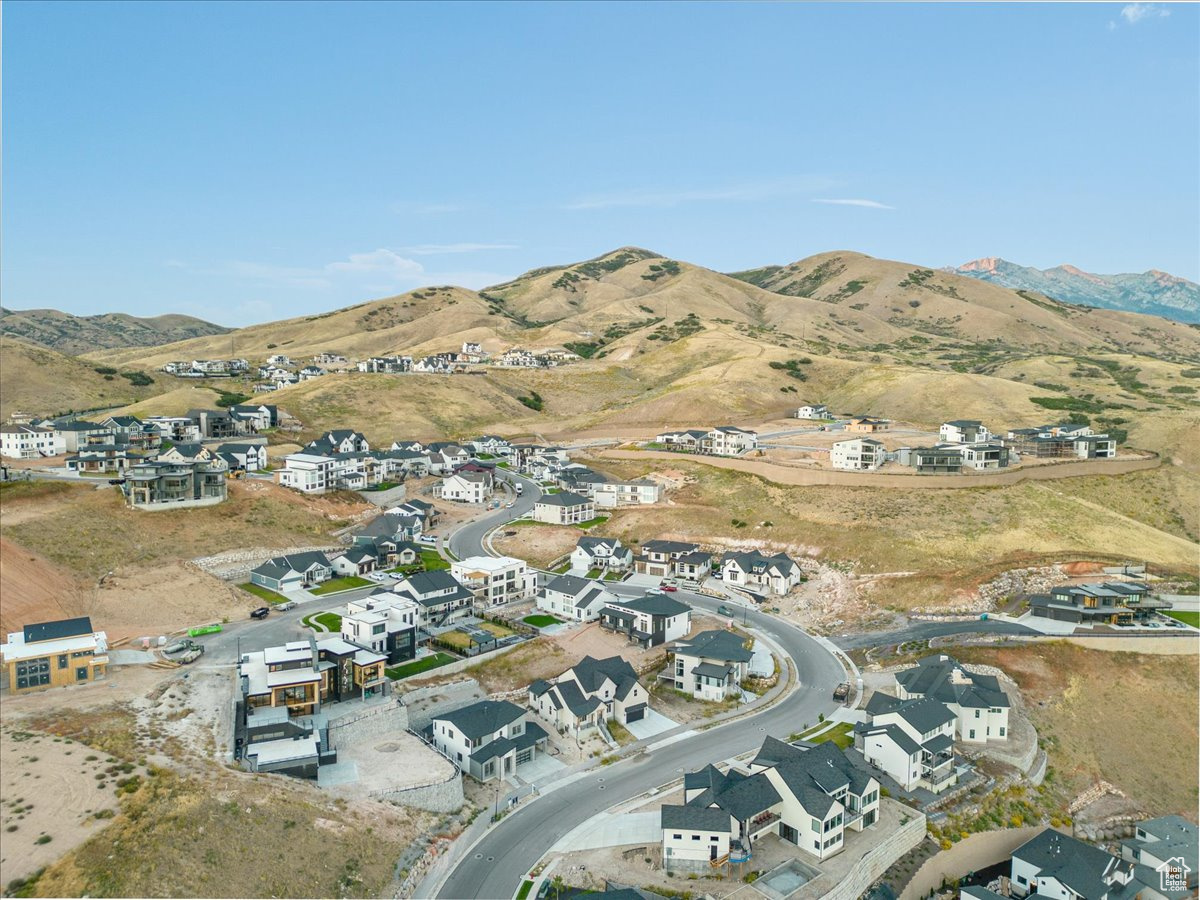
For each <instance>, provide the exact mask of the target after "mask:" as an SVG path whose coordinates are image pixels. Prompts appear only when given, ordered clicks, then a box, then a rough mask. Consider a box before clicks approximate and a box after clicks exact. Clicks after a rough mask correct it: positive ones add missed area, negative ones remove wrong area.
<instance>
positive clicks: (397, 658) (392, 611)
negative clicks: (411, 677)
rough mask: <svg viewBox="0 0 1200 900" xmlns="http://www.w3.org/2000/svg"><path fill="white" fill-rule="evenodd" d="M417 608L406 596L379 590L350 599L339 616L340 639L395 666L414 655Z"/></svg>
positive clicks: (415, 648) (415, 650) (415, 652)
mask: <svg viewBox="0 0 1200 900" xmlns="http://www.w3.org/2000/svg"><path fill="white" fill-rule="evenodd" d="M418 618H419V609H418V607H417V604H416V603H415V602H414V601H413V600H411V599H409V598H408V597H400V596H397V595H396V594H394V593H392V592H391V591H386V590H382V589H381V590H379V591H377V592H375V593H373V594H371V595H370V596H369V597H364V598H362V599H360V600H351V601H350V602H349V603H347V604H346V611H345V612H343V613H342V637H343V638H345V639H346V640H347V641H350V642H351V643H353V644H358V645H359V646H362V647H367V648H369V649H371V650H373V651H375V652H376V653H381V654H383V656H384V657H386V659H387V662H388V665H393V666H394V665H396V664H398V663H402V662H405V661H407V660H410V659H413V658H414V657H415V656H416V655H417V641H416V634H417V620H418Z"/></svg>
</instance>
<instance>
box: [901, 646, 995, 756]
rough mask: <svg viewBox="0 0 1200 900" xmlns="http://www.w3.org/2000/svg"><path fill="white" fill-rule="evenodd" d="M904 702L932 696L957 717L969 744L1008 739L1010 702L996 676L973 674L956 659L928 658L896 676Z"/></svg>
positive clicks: (960, 733)
mask: <svg viewBox="0 0 1200 900" xmlns="http://www.w3.org/2000/svg"><path fill="white" fill-rule="evenodd" d="M896 695H897V696H898V697H899V698H900V699H901V700H909V699H912V698H919V697H930V698H932V699H934V700H938V701H940V702H941V703H944V704H945V705H946V706H947V707H948V708H949V709H950V710H951V711H952V712H953V713H954V715H955V717H956V721H955V729H956V731H957V732H958V739H959V740H960V741H963V742H964V743H968V744H983V743H986V742H987V741H1006V740H1008V738H1009V725H1008V710H1009V701H1008V697H1007V696H1006V695H1005V693H1004V690H1003V689H1002V688H1001V687H1000V680H999V679H998V678H997V677H996V676H995V675H981V674H977V673H975V672H970V671H968V670H967V669H966V668H964V667H963V665H962V664H961V663H960V662H958V660H956V659H954V658H953V657H950V656H946V655H945V654H939V655H936V656H926V657H925V658H924V659H922V660H921V661H920V663H919V664H918V665H917V666H916V667H915V668H912V669H905V670H904V671H902V672H897V673H896Z"/></svg>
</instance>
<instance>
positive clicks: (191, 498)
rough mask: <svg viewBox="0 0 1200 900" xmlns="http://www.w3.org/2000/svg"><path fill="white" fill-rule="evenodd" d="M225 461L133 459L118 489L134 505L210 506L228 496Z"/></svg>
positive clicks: (149, 506)
mask: <svg viewBox="0 0 1200 900" xmlns="http://www.w3.org/2000/svg"><path fill="white" fill-rule="evenodd" d="M225 471H226V470H225V464H224V463H223V462H221V461H220V460H213V461H211V462H204V461H197V462H191V463H172V462H137V463H134V464H133V465H131V466H130V467H129V469H128V470H127V471H126V473H125V484H124V485H123V486H122V489H123V490H124V492H125V499H126V500H127V501H128V502H129V505H130V506H132V507H133V508H134V509H185V508H191V507H195V506H212V505H213V504H215V503H220V502H221V501H222V500H224V499H226V497H228V496H229V486H228V484H227V483H226V479H225Z"/></svg>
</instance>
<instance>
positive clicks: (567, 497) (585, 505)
mask: <svg viewBox="0 0 1200 900" xmlns="http://www.w3.org/2000/svg"><path fill="white" fill-rule="evenodd" d="M594 518H596V504H595V503H594V502H593V501H591V500H589V499H588V498H587V497H583V496H580V495H579V494H576V493H574V492H573V491H560V492H559V493H557V494H542V496H540V497H538V499H537V500H536V501H535V502H534V504H533V520H534V521H535V522H545V523H547V524H550V525H578V524H580V523H581V522H590V521H591V520H592V519H594Z"/></svg>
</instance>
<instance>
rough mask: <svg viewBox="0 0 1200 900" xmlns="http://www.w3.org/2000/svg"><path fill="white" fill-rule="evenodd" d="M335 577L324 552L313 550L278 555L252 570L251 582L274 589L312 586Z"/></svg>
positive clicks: (291, 589) (288, 589)
mask: <svg viewBox="0 0 1200 900" xmlns="http://www.w3.org/2000/svg"><path fill="white" fill-rule="evenodd" d="M332 577H333V565H332V564H331V563H330V562H329V557H327V556H326V555H325V554H324V553H321V552H319V551H316V550H311V551H308V552H306V553H289V554H287V555H285V556H276V557H273V558H271V559H269V560H267V561H266V562H265V563H263V564H262V565H261V566H259V567H258V568H256V569H251V570H250V583H251V584H258V585H261V586H262V587H265V588H269V589H270V590H272V591H293V590H296V589H298V588H307V587H312V586H313V585H317V584H321V583H322V582H325V581H328V580H329V579H330V578H332Z"/></svg>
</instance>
